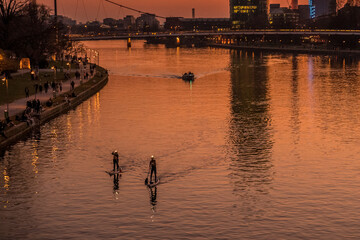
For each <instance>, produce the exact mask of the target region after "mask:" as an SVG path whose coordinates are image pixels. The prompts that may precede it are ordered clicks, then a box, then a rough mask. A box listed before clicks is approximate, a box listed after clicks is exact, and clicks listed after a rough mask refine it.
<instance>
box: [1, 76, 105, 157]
mask: <svg viewBox="0 0 360 240" xmlns="http://www.w3.org/2000/svg"><path fill="white" fill-rule="evenodd" d="M89 81H93V80H89ZM107 82H108V75H107V74H106V75H105V76H104V77H103V78H102V79H101V80H98V81H96V82H95V83H94V84H92V85H91V86H90V87H89V88H86V89H85V90H84V91H82V92H80V93H78V95H77V96H76V97H74V98H70V99H69V100H70V104H69V103H66V102H62V103H60V104H58V105H55V106H52V107H50V108H46V109H45V111H43V112H42V113H41V115H40V121H38V122H37V124H35V125H33V126H29V125H28V124H27V123H26V122H22V123H19V124H17V125H16V126H13V127H11V128H9V129H7V130H6V131H5V132H4V133H5V135H6V138H3V137H2V136H0V151H1V150H5V149H6V148H7V147H8V146H10V145H12V144H14V143H16V142H17V141H19V140H21V139H24V138H26V137H28V136H29V133H30V132H31V131H32V130H33V129H34V128H37V127H39V126H41V125H42V124H44V123H47V122H49V121H50V120H51V119H53V118H56V117H58V116H60V115H61V114H64V113H66V112H68V111H70V110H71V109H74V108H75V107H76V106H78V105H79V104H81V103H82V102H83V101H85V100H86V99H88V98H90V97H91V96H93V95H94V94H95V93H97V92H98V91H100V89H102V88H103V87H104V86H105V85H106V84H107Z"/></svg>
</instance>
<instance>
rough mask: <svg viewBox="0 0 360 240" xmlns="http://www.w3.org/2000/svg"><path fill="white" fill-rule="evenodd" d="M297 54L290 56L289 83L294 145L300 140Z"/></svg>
mask: <svg viewBox="0 0 360 240" xmlns="http://www.w3.org/2000/svg"><path fill="white" fill-rule="evenodd" d="M298 61H299V60H298V56H297V55H293V56H292V82H291V83H292V84H291V109H292V114H291V120H292V121H291V124H290V126H291V127H292V131H293V136H294V145H297V144H298V143H299V140H300V136H299V132H300V107H299V76H298V75H299V69H298Z"/></svg>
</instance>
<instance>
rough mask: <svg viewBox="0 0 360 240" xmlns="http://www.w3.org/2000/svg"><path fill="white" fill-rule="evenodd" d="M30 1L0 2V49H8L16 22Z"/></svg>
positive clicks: (12, 0) (10, 0) (11, 0)
mask: <svg viewBox="0 0 360 240" xmlns="http://www.w3.org/2000/svg"><path fill="white" fill-rule="evenodd" d="M29 2H30V0H0V48H3V49H10V48H11V47H10V45H11V44H12V42H13V40H14V39H13V31H12V30H15V29H16V20H17V18H18V17H20V16H21V15H22V11H23V8H24V6H25V5H27V4H29Z"/></svg>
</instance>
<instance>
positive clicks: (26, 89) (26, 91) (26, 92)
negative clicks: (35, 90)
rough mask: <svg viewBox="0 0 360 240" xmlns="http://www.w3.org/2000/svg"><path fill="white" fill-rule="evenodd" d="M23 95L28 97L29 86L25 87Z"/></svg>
mask: <svg viewBox="0 0 360 240" xmlns="http://www.w3.org/2000/svg"><path fill="white" fill-rule="evenodd" d="M25 96H26V97H27V98H28V97H29V88H28V87H25Z"/></svg>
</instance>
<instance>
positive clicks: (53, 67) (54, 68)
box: [51, 66, 56, 80]
mask: <svg viewBox="0 0 360 240" xmlns="http://www.w3.org/2000/svg"><path fill="white" fill-rule="evenodd" d="M51 69H53V70H54V80H56V67H55V66H52V67H51Z"/></svg>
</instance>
